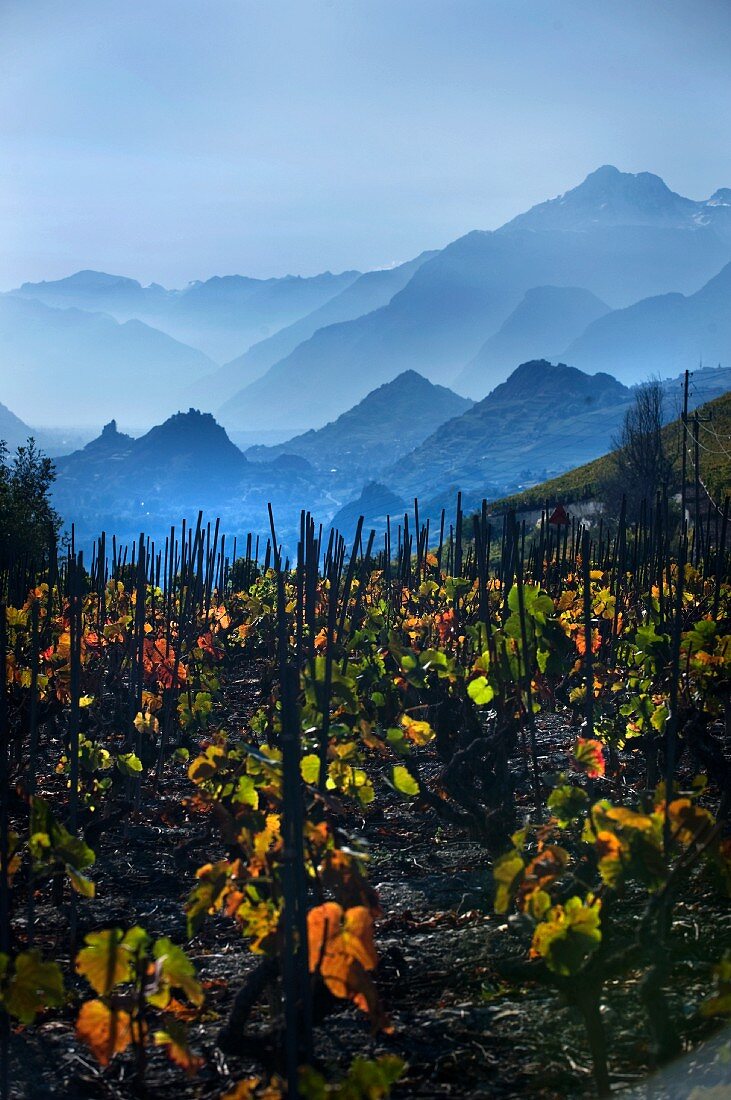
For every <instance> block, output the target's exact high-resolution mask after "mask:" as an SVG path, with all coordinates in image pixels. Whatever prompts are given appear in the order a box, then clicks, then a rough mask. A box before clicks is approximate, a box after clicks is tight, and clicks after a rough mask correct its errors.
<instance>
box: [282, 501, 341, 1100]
mask: <svg viewBox="0 0 731 1100" xmlns="http://www.w3.org/2000/svg"><path fill="white" fill-rule="evenodd" d="M269 521H270V524H271V529H272V545H273V546H274V547H275V548H276V546H277V540H276V535H275V530H274V514H273V511H272V507H271V504H270V505H269ZM273 561H274V569H275V571H276V579H277V635H278V649H279V674H280V684H281V691H282V734H281V749H282V810H283V814H282V817H283V821H282V824H283V833H284V843H285V847H284V851H283V853H282V863H283V871H282V877H283V891H284V934H285V949H284V957H283V959H282V977H283V984H284V1012H285V1037H284V1041H285V1057H286V1065H287V1086H288V1087H287V1095H288V1096H291V1097H293V1098H294V1100H297V1097H298V1096H299V1086H298V1071H299V1066H300V1063H301V1061H302V1060H303V1061H304V1062H305V1063H309V1062H311V1061H312V1057H313V1041H312V1005H311V998H310V977H309V974H310V971H309V948H308V938H307V882H306V877H305V853H304V835H303V826H304V820H303V805H302V776H301V772H300V730H299V715H298V709H297V694H298V684H299V671H298V670H297V669H296V668H295V667H294V666H293V665H292V663H291V661H290V660H289V653H288V649H289V637H288V635H289V628H288V620H287V610H286V607H287V605H286V591H285V586H284V576H283V574H282V563H281V558H280V555H279V553H278V551H277V550H276V549H275V552H274V559H273ZM331 597H332V593H331ZM300 1025H301V1027H300Z"/></svg>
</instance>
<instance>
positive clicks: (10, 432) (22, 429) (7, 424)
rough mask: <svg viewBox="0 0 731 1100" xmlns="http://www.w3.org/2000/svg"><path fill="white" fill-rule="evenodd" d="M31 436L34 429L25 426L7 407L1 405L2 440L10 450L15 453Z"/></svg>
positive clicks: (0, 432)
mask: <svg viewBox="0 0 731 1100" xmlns="http://www.w3.org/2000/svg"><path fill="white" fill-rule="evenodd" d="M31 435H33V429H32V428H29V427H28V425H27V424H24V423H23V421H22V420H21V419H20V417H19V416H16V415H15V413H14V412H11V411H10V409H9V408H8V407H7V405H3V404H1V403H0V440H2V441H3V442H5V443H6V444H7V448H8V450H9V451H14V450H15V448H16V447H20V446H21V445H22V444H23V443H25V442H27V440H28V437H29V436H31Z"/></svg>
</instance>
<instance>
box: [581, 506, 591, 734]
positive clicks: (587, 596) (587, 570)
mask: <svg viewBox="0 0 731 1100" xmlns="http://www.w3.org/2000/svg"><path fill="white" fill-rule="evenodd" d="M590 558H591V538H590V536H589V532H588V530H587V529H586V528H585V529H584V537H583V544H582V550H581V566H582V572H583V574H584V578H583V579H584V676H585V678H586V711H585V713H586V736H587V737H593V736H594V667H593V661H592V656H593V654H592V648H591V646H592V627H591V620H592V612H593V608H592V600H591V561H590Z"/></svg>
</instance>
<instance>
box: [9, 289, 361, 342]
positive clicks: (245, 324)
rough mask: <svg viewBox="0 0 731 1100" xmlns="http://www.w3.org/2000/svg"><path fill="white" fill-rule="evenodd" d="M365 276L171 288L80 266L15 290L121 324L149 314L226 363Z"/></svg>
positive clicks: (161, 326)
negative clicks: (61, 276)
mask: <svg viewBox="0 0 731 1100" xmlns="http://www.w3.org/2000/svg"><path fill="white" fill-rule="evenodd" d="M359 275H360V272H358V271H345V272H342V273H341V274H338V275H333V274H332V273H331V272H329V271H326V272H323V273H322V274H320V275H315V276H312V277H309V278H303V277H302V276H299V275H287V276H285V277H283V278H277V279H252V278H249V277H248V276H245V275H225V276H219V275H216V276H213V277H212V278H210V279H207V280H205V281H197V282H193V283H190V284H189V285H188V286H187V287H185V288H184V289H182V290H167V289H166V288H165V287H161V286H158V285H157V284H155V283H152V284H151V285H150V286H146V287H143V286H141V285H140V283H138V282H137V281H136V280H135V279H128V278H125V277H123V276H118V275H107V274H106V273H104V272H100V271H79V272H77V273H76V274H75V275H70V276H68V277H67V278H65V279H58V280H55V281H52V282H41V283H24V284H23V285H22V286H21V287H20V288H19V289H18V290H16V291H14V292H13V294H14V295H15V296H17V297H21V298H25V299H32V300H34V301H38V302H41V303H43V304H45V305H49V306H53V307H56V308H69V307H73V308H76V309H82V310H86V311H89V312H103V313H108V314H109V315H110V316H111V317H114V319H115V320H117V321H120V322H124V321H129V320H132V319H137V320H142V321H145V322H146V323H147V324H149V325H151V326H153V327H155V328H157V329H159V330H160V331H161V332H164V333H167V335H168V336H172V337H173V338H174V339H176V340H179V341H181V342H182V343H185V344H190V345H191V346H192V347H195V348H198V349H199V350H201V351H203V352H204V353H205V354H206V355H207V356H209V357H210V358H211V359H213V360H215V361H217V362H219V363H221V362H224V361H225V360H227V359H230V358H231V357H232V356H234V355H239V354H241V352H243V351H244V350H245V349H246V348H247V347H249V346H250V345H251V344H253V343H255V342H256V341H258V340H262V339H264V338H265V337H266V336H268V335H270V334H271V333H272V332H274V331H275V330H277V329H279V328H282V327H283V326H285V325H289V324H291V323H292V322H293V321H296V320H297V319H298V318H300V317H304V316H305V315H306V314H308V313H311V312H312V310H314V309H317V308H318V307H319V306H321V305H323V304H324V303H325V302H326V301H328V300H329V299H330V298H332V297H334V296H335V295H337V294H339V293H340V292H341V291H342V290H344V289H345V288H346V287H347V286H349V285H350V284H351V283H352V282H354V281H355V280H356V279H357V278H358V276H359Z"/></svg>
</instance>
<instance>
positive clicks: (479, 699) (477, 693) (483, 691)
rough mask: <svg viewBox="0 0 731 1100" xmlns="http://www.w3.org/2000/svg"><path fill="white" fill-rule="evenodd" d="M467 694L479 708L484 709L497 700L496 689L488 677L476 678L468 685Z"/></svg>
mask: <svg viewBox="0 0 731 1100" xmlns="http://www.w3.org/2000/svg"><path fill="white" fill-rule="evenodd" d="M467 694H468V695H469V697H470V699H471V700H472V702H473V703H475V704H476V705H477V706H478V707H484V706H487V704H488V703H491V702H492V701H493V699H494V698H495V689H494V687H493V686H492V684H491V683H490V682H489V680H488V679H487V677H486V676H476V677H475V679H474V680H470V682H469V684H468V685H467Z"/></svg>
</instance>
